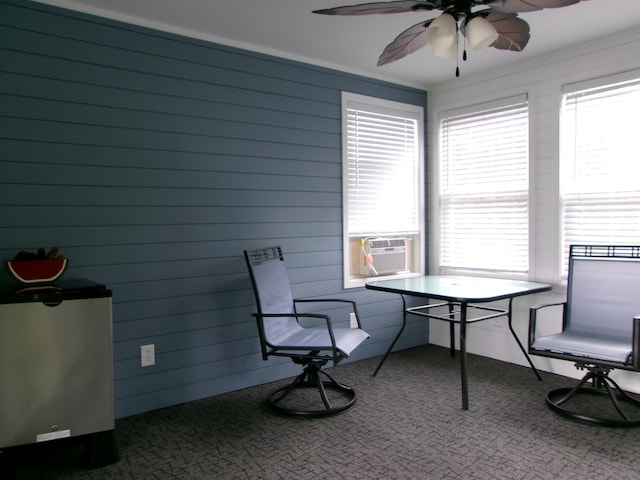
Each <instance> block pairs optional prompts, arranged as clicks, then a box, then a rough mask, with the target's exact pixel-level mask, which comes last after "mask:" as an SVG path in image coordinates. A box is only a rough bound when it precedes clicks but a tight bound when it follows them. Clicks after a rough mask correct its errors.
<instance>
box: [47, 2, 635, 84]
mask: <svg viewBox="0 0 640 480" xmlns="http://www.w3.org/2000/svg"><path fill="white" fill-rule="evenodd" d="M39 1H41V2H42V3H48V4H51V5H58V6H61V7H65V8H70V9H73V10H78V11H81V12H85V13H91V14H94V15H99V16H103V17H107V18H111V19H115V20H120V21H124V22H128V23H133V24H137V25H143V26H146V27H151V28H155V29H159V30H165V31H168V32H173V33H177V34H181V35H187V36H191V37H195V38H199V39H203V40H208V41H212V42H216V43H222V44H225V45H231V46H235V47H240V48H245V49H250V50H254V51H258V52H262V53H267V54H272V55H277V56H280V57H285V58H289V59H293V60H300V61H303V62H307V63H312V64H315V65H321V66H326V67H330V68H338V69H340V70H345V71H348V72H351V73H356V74H361V75H366V76H370V77H374V78H378V79H382V80H387V81H391V82H395V83H400V84H404V85H409V86H414V87H419V88H424V89H428V87H429V86H430V85H434V84H436V83H439V82H442V81H446V80H450V79H453V78H455V77H454V72H455V67H456V60H454V59H441V58H436V57H434V56H433V55H432V54H431V50H430V48H429V47H425V48H423V49H422V50H420V51H418V52H415V53H413V54H410V55H408V56H407V57H405V58H403V59H401V60H398V61H396V62H393V63H391V64H389V65H385V66H383V67H377V66H376V63H377V60H378V56H379V55H380V53H382V50H383V49H384V47H385V46H386V45H387V44H388V43H390V42H391V41H392V40H393V39H394V38H395V37H396V36H397V35H398V34H399V33H401V32H402V31H403V30H405V29H406V28H408V27H410V26H412V25H414V24H416V23H418V22H420V21H421V20H422V19H425V20H426V19H428V18H434V17H435V16H437V15H438V14H439V13H440V12H438V11H434V12H422V13H401V14H393V15H365V16H356V17H353V16H352V17H342V16H325V15H316V14H313V13H311V11H312V10H318V9H322V8H331V7H335V6H340V5H352V4H357V3H365V2H367V1H373V0H355V1H349V0H39ZM520 17H521V18H523V19H525V20H526V21H527V22H528V23H529V25H530V26H531V40H530V41H529V44H528V45H527V47H526V48H525V50H524V51H522V52H510V51H502V50H495V49H492V48H489V49H486V50H483V51H481V52H471V53H470V58H469V59H468V60H467V61H466V62H462V61H460V71H461V75H463V76H469V75H471V74H474V73H478V72H481V71H483V70H488V69H490V68H495V67H499V66H502V65H506V64H509V63H514V62H519V61H522V60H526V59H529V58H533V57H536V56H539V55H544V54H545V53H547V52H551V51H553V50H556V49H558V48H561V47H566V46H570V45H575V44H579V43H581V42H584V41H587V40H592V39H597V38H600V37H603V36H606V35H610V34H614V33H617V32H620V31H623V30H629V29H640V0H588V1H587V0H583V1H582V2H580V3H578V4H575V5H571V6H568V7H563V8H557V9H545V10H542V11H535V12H528V13H521V14H520ZM639 55H640V53H639Z"/></svg>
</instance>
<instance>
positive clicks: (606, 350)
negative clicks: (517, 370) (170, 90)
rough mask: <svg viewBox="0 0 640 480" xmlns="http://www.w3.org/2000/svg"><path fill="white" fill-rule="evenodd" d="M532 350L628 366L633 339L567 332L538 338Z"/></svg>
mask: <svg viewBox="0 0 640 480" xmlns="http://www.w3.org/2000/svg"><path fill="white" fill-rule="evenodd" d="M531 348H532V349H533V350H544V351H548V352H554V353H560V354H566V355H575V356H579V357H585V358H586V359H589V358H591V359H594V360H607V361H611V362H619V363H622V364H626V363H627V362H628V360H629V356H630V355H631V350H632V342H631V338H629V339H626V338H620V337H615V336H603V335H602V334H598V335H593V334H588V333H583V332H573V331H565V332H563V333H558V334H556V335H547V336H544V337H538V338H537V339H536V340H535V341H534V342H533V344H532V345H531Z"/></svg>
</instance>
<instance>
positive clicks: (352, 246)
mask: <svg viewBox="0 0 640 480" xmlns="http://www.w3.org/2000/svg"><path fill="white" fill-rule="evenodd" d="M353 104H357V105H363V106H371V108H372V110H374V111H380V110H388V111H391V112H395V113H401V112H405V113H407V117H408V118H409V117H412V118H414V119H415V120H416V122H417V123H416V126H417V135H416V139H417V142H418V145H417V157H418V158H417V162H418V165H417V166H418V171H417V176H418V178H417V191H416V195H417V199H416V200H417V216H418V222H417V223H418V225H417V227H418V231H417V233H412V234H410V235H409V234H407V232H401V231H398V232H397V235H394V234H393V233H385V234H384V235H380V236H383V237H386V238H390V237H394V236H402V237H410V238H411V239H412V240H411V241H409V242H408V252H407V257H408V260H409V270H407V271H403V272H399V273H394V274H389V275H379V276H362V275H360V274H359V272H358V270H357V268H356V265H357V264H358V261H359V260H360V259H361V254H360V252H361V247H360V245H359V242H358V239H359V238H362V237H363V234H357V235H356V234H352V233H351V232H350V230H349V207H350V205H349V184H348V183H349V182H348V180H349V172H348V168H349V145H348V142H349V136H348V135H349V132H348V110H349V108H350V106H351V105H353ZM424 115H425V112H424V107H422V106H420V105H414V104H408V103H401V102H396V101H392V100H386V99H382V98H378V97H372V96H367V95H361V94H356V93H352V92H346V91H343V92H342V93H341V118H342V120H341V122H342V214H343V217H342V218H343V221H342V226H343V230H342V237H343V282H344V288H356V287H362V286H364V284H365V283H366V282H367V281H372V280H383V279H389V278H407V277H413V276H421V275H424V274H425V265H426V237H425V232H426V220H427V219H426V208H425V205H426V185H425V164H426V160H425V122H424V118H425V117H424ZM378 235H379V234H376V232H374V231H372V232H370V235H368V236H378Z"/></svg>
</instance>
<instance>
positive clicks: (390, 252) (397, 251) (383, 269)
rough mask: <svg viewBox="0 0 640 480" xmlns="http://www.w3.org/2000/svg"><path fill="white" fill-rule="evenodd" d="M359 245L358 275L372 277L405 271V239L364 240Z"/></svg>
mask: <svg viewBox="0 0 640 480" xmlns="http://www.w3.org/2000/svg"><path fill="white" fill-rule="evenodd" d="M360 243H361V245H362V259H361V262H360V275H365V276H367V277H372V276H377V275H389V274H392V273H398V272H402V271H405V270H407V239H406V238H365V239H362V240H361V241H360Z"/></svg>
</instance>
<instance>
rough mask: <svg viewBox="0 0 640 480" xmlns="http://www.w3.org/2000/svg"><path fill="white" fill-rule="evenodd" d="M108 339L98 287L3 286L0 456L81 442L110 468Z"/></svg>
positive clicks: (107, 299) (107, 314) (106, 309)
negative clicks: (7, 450)
mask: <svg viewBox="0 0 640 480" xmlns="http://www.w3.org/2000/svg"><path fill="white" fill-rule="evenodd" d="M112 338H113V337H112V318H111V291H110V290H109V289H107V288H106V287H105V286H103V285H100V284H97V283H95V282H92V281H89V280H66V281H65V280H61V281H59V282H56V284H55V285H47V286H37V287H29V286H25V285H16V284H2V285H0V449H3V448H6V447H14V446H19V445H25V444H31V443H38V442H47V441H55V440H58V439H62V438H68V437H76V436H86V438H87V439H88V443H87V447H88V450H89V452H88V454H89V455H90V456H92V457H93V460H91V459H89V462H90V463H92V464H93V465H92V466H98V465H100V464H106V463H111V462H112V461H115V460H116V459H117V448H116V446H115V443H114V442H115V435H114V428H115V423H114V405H113V404H114V391H113V353H112V346H113V340H112ZM105 435H106V437H105ZM105 438H106V439H107V442H106V443H105V441H104V439H105ZM96 439H98V441H97V442H96V441H94V440H96ZM96 449H98V450H99V449H105V450H106V452H100V451H97V450H96Z"/></svg>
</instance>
